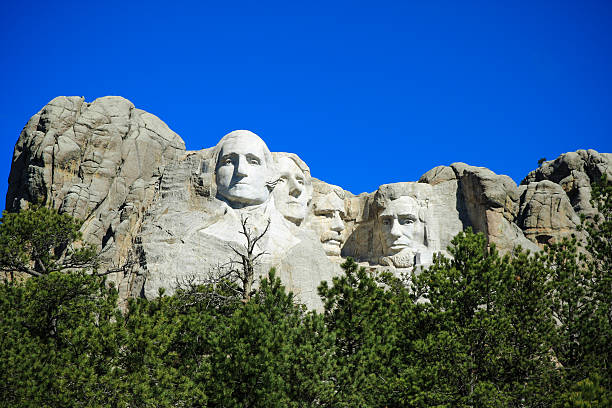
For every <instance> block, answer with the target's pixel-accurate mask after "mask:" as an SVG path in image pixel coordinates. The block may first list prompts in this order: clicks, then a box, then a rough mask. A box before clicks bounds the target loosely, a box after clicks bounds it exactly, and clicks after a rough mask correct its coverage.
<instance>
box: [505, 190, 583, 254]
mask: <svg viewBox="0 0 612 408" xmlns="http://www.w3.org/2000/svg"><path fill="white" fill-rule="evenodd" d="M520 194H521V207H520V210H519V215H518V217H517V225H518V226H519V228H521V229H522V231H523V233H524V234H525V236H526V237H527V238H529V239H530V240H532V241H533V242H536V243H538V244H540V245H544V244H549V243H552V242H555V241H559V240H560V239H561V238H563V237H569V236H570V235H571V234H572V233H575V232H576V227H577V226H578V225H579V224H580V218H579V217H578V216H577V215H576V213H575V212H574V209H573V208H572V205H571V204H570V201H569V198H568V197H567V194H566V193H565V191H563V189H562V188H561V186H560V185H558V184H555V183H553V182H552V181H548V180H542V181H536V182H532V183H529V184H527V185H521V186H520Z"/></svg>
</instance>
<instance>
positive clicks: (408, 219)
mask: <svg viewBox="0 0 612 408" xmlns="http://www.w3.org/2000/svg"><path fill="white" fill-rule="evenodd" d="M397 220H398V221H399V223H400V224H402V225H407V224H412V223H413V222H415V221H416V218H415V217H414V216H412V215H400V216H399V217H398V219H397Z"/></svg>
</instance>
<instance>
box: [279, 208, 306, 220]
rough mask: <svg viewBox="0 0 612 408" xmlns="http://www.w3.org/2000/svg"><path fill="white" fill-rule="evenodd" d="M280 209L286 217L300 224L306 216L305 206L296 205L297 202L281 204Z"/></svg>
mask: <svg viewBox="0 0 612 408" xmlns="http://www.w3.org/2000/svg"><path fill="white" fill-rule="evenodd" d="M278 210H279V211H280V212H281V214H283V216H284V217H285V218H286V219H288V220H289V221H291V222H292V223H294V224H297V225H300V223H301V222H302V221H303V220H304V217H305V216H306V214H305V211H304V207H303V206H302V205H295V203H291V204H286V205H282V206H280V205H279V206H278Z"/></svg>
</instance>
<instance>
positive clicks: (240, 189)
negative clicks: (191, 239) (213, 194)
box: [216, 130, 272, 208]
mask: <svg viewBox="0 0 612 408" xmlns="http://www.w3.org/2000/svg"><path fill="white" fill-rule="evenodd" d="M219 145H220V146H219V147H220V148H219V153H218V156H217V166H216V181H217V195H218V196H221V197H222V198H224V199H225V200H226V201H227V202H228V204H229V205H230V206H232V207H233V208H242V207H246V206H250V205H257V204H261V203H263V202H265V201H267V200H268V197H269V195H270V190H269V189H268V185H267V183H268V181H269V179H270V168H269V167H270V165H271V164H272V156H271V154H270V151H269V150H268V147H267V146H266V144H265V143H264V141H263V140H261V138H260V137H259V136H257V135H256V134H254V133H252V132H249V131H248V130H236V131H234V132H231V133H229V134H227V135H226V136H224V137H223V139H221V141H220V142H219Z"/></svg>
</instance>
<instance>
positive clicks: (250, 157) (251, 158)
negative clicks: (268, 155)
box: [246, 154, 261, 166]
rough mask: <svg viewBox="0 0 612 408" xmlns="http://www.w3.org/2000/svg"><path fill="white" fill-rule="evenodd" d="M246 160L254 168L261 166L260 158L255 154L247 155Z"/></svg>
mask: <svg viewBox="0 0 612 408" xmlns="http://www.w3.org/2000/svg"><path fill="white" fill-rule="evenodd" d="M246 159H247V163H249V164H250V165H252V166H259V165H260V164H261V160H259V158H258V157H257V156H255V155H253V154H247V156H246Z"/></svg>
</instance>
